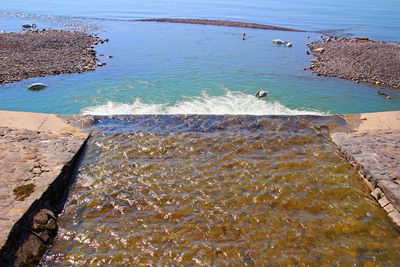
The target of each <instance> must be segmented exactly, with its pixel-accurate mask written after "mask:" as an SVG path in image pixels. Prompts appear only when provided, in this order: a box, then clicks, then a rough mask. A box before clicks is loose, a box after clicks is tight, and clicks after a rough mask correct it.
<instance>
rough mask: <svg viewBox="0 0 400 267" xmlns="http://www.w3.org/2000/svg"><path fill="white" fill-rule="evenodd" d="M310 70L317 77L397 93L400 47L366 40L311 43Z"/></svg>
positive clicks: (334, 38)
mask: <svg viewBox="0 0 400 267" xmlns="http://www.w3.org/2000/svg"><path fill="white" fill-rule="evenodd" d="M309 48H310V50H311V52H312V54H313V55H314V57H315V59H314V60H313V62H312V64H311V67H310V69H311V70H313V71H314V72H315V73H316V74H317V75H322V76H327V77H339V78H343V79H348V80H353V81H355V82H363V83H370V84H373V85H376V86H381V87H388V88H392V89H400V67H399V66H400V45H399V44H395V43H385V42H377V41H370V40H368V39H367V38H355V39H347V38H336V37H330V38H327V39H326V40H324V41H322V42H313V43H311V44H309Z"/></svg>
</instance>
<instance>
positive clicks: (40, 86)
mask: <svg viewBox="0 0 400 267" xmlns="http://www.w3.org/2000/svg"><path fill="white" fill-rule="evenodd" d="M46 87H47V85H45V84H43V83H34V84H31V85H29V87H28V90H31V91H40V90H43V89H44V88H46Z"/></svg>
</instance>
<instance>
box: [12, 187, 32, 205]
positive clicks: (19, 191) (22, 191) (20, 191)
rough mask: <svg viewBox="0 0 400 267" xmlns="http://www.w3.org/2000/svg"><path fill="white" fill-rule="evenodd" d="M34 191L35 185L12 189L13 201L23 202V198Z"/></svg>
mask: <svg viewBox="0 0 400 267" xmlns="http://www.w3.org/2000/svg"><path fill="white" fill-rule="evenodd" d="M34 191H35V184H32V183H31V184H24V185H21V186H17V187H16V188H14V190H13V192H14V195H15V199H16V200H19V201H24V200H25V198H27V197H29V196H30V195H31V194H32V193H33V192H34Z"/></svg>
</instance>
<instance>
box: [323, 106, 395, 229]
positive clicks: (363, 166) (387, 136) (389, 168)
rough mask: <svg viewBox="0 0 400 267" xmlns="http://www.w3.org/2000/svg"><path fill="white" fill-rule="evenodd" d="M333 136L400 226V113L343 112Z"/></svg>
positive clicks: (342, 151) (332, 133) (373, 194)
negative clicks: (348, 113) (353, 113)
mask: <svg viewBox="0 0 400 267" xmlns="http://www.w3.org/2000/svg"><path fill="white" fill-rule="evenodd" d="M342 118H344V119H345V120H346V121H347V124H346V125H342V126H339V127H336V128H335V129H333V130H332V131H331V133H330V137H331V138H332V140H333V142H334V143H335V144H336V145H337V146H338V148H339V149H340V151H341V153H342V154H343V157H344V158H346V159H347V160H348V161H349V162H350V163H351V164H352V165H353V166H354V167H355V168H356V169H358V170H359V172H360V174H361V175H362V176H363V177H364V180H365V181H366V183H367V185H368V186H369V188H370V190H371V191H372V192H371V195H372V196H373V197H374V198H375V199H376V200H377V201H378V203H379V204H380V205H381V206H382V208H383V209H384V210H385V212H386V213H387V214H388V216H389V217H390V218H391V219H392V221H393V222H394V223H395V224H396V225H397V226H399V227H400V213H399V212H400V112H399V111H394V112H380V113H367V114H360V115H343V116H342Z"/></svg>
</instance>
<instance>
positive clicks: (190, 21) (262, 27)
mask: <svg viewBox="0 0 400 267" xmlns="http://www.w3.org/2000/svg"><path fill="white" fill-rule="evenodd" d="M135 21H140V22H164V23H165V22H168V23H180V24H198V25H210V26H223V27H235V28H248V29H260V30H275V31H290V32H303V31H302V30H297V29H292V28H286V27H279V26H272V25H265V24H259V23H249V22H240V21H228V20H211V19H171V18H165V19H140V20H135Z"/></svg>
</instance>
